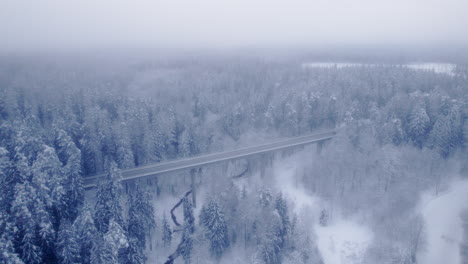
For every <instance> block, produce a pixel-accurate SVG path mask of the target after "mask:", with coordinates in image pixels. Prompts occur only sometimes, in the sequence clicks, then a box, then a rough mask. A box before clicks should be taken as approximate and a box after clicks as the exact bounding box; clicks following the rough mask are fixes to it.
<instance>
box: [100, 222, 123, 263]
mask: <svg viewBox="0 0 468 264" xmlns="http://www.w3.org/2000/svg"><path fill="white" fill-rule="evenodd" d="M104 241H105V243H106V244H108V245H109V246H110V249H111V257H112V259H114V260H116V261H115V262H114V263H117V262H118V261H119V259H120V256H119V255H120V252H121V250H125V249H127V248H128V238H127V236H126V234H125V230H124V229H123V228H122V226H121V225H120V224H119V223H117V222H116V221H114V219H111V220H110V221H109V230H108V231H107V233H106V234H105V235H104Z"/></svg>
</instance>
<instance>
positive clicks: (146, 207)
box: [127, 186, 156, 250]
mask: <svg viewBox="0 0 468 264" xmlns="http://www.w3.org/2000/svg"><path fill="white" fill-rule="evenodd" d="M128 205H129V206H128V228H127V230H128V236H129V238H134V239H136V241H137V245H138V247H140V249H141V250H144V249H145V247H146V239H147V237H148V236H149V234H151V231H152V230H153V229H154V228H155V227H156V222H155V220H154V207H153V204H152V203H151V195H150V193H149V192H148V191H143V190H142V189H141V188H140V186H137V187H136V190H135V192H134V194H130V195H129V197H128Z"/></svg>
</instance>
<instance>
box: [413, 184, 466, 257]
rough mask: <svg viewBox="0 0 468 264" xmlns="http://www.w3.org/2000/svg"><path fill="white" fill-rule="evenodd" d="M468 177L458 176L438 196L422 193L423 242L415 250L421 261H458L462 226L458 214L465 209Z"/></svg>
mask: <svg viewBox="0 0 468 264" xmlns="http://www.w3.org/2000/svg"><path fill="white" fill-rule="evenodd" d="M467 201H468V180H464V181H461V180H458V181H455V182H453V183H452V184H451V186H450V188H449V189H448V190H447V191H446V192H444V193H443V194H440V195H439V196H435V195H430V194H424V195H423V198H422V202H421V206H420V210H421V214H422V215H423V218H424V222H425V232H426V243H425V247H423V248H421V249H420V251H419V253H418V263H421V264H439V263H445V264H459V263H461V260H460V243H461V241H462V236H463V229H462V221H461V218H460V214H461V213H462V211H463V210H466V209H468V203H467Z"/></svg>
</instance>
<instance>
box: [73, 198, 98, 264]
mask: <svg viewBox="0 0 468 264" xmlns="http://www.w3.org/2000/svg"><path fill="white" fill-rule="evenodd" d="M73 229H74V231H75V233H76V236H77V237H76V240H77V243H78V245H79V256H80V259H79V261H78V262H79V263H85V264H88V263H90V261H91V251H92V249H93V246H94V240H95V237H96V232H97V230H96V226H95V225H94V220H93V217H92V214H91V209H90V208H89V206H88V205H87V204H85V205H84V206H83V208H82V209H81V210H80V214H79V215H78V217H77V218H76V219H75V222H74V223H73Z"/></svg>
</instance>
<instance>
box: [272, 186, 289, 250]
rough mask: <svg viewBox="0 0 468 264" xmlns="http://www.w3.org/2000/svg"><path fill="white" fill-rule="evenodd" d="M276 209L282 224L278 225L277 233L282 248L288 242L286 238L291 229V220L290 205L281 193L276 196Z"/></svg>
mask: <svg viewBox="0 0 468 264" xmlns="http://www.w3.org/2000/svg"><path fill="white" fill-rule="evenodd" d="M275 209H276V211H277V212H278V215H279V217H280V224H279V225H278V227H277V228H278V230H277V233H278V235H279V238H280V242H281V243H280V248H284V247H285V245H286V242H287V241H286V238H287V237H288V234H289V232H290V230H291V221H290V220H289V214H288V205H287V204H286V201H285V200H284V199H283V196H282V195H281V194H279V195H278V196H277V197H276V201H275Z"/></svg>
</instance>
